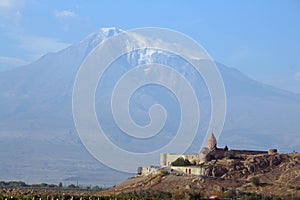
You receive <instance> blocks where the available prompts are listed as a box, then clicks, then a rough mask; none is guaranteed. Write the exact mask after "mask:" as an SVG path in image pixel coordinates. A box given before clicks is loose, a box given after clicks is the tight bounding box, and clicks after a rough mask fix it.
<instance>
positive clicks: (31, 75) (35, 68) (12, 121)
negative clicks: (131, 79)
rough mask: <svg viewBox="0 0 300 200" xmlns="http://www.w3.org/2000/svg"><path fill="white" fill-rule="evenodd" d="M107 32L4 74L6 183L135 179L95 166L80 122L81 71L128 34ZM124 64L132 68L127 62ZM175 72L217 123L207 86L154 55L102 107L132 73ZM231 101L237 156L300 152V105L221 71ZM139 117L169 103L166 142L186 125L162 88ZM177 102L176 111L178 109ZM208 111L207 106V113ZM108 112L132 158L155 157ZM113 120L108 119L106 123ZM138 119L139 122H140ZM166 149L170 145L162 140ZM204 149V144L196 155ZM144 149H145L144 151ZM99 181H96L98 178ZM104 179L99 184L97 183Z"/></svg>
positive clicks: (134, 59)
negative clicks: (156, 66)
mask: <svg viewBox="0 0 300 200" xmlns="http://www.w3.org/2000/svg"><path fill="white" fill-rule="evenodd" d="M121 32H122V30H120V29H116V28H102V29H100V30H99V31H98V32H95V33H92V34H90V35H89V36H87V37H86V38H85V39H83V40H82V41H80V42H79V43H77V44H74V45H71V46H70V47H68V48H66V49H64V50H62V51H59V52H57V53H51V54H46V55H45V56H43V57H41V58H40V59H38V60H37V61H35V62H33V63H31V64H29V65H27V66H23V67H19V68H15V69H13V70H11V71H5V72H1V73H0V110H1V112H0V152H1V153H0V159H1V161H2V163H3V164H2V165H1V166H0V174H1V175H0V179H21V180H25V181H30V182H55V183H57V182H58V180H59V181H66V182H67V181H69V182H72V181H76V180H79V182H82V183H95V184H107V185H113V184H114V183H115V182H117V181H119V180H121V179H124V178H125V177H126V176H128V174H124V173H119V172H116V171H113V170H110V169H109V168H107V167H105V166H104V165H102V164H100V163H99V162H98V161H96V160H95V159H93V158H92V156H91V155H89V153H88V152H87V151H86V150H85V148H84V147H83V145H82V144H81V142H80V140H79V137H78V135H77V134H76V130H75V127H74V122H73V118H72V90H73V84H74V81H75V78H76V74H77V71H78V69H79V67H80V65H81V63H82V62H83V61H84V59H85V58H86V57H87V55H89V53H90V52H91V51H92V50H93V49H94V48H95V47H96V46H97V45H98V44H101V43H102V42H103V41H104V40H106V39H107V38H109V37H111V36H114V35H116V34H118V33H121ZM124 60H125V61H126V62H124ZM153 62H154V63H161V64H167V63H168V64H170V63H171V64H172V65H173V64H174V65H176V66H177V69H178V70H179V71H180V72H181V73H182V74H183V75H184V76H185V77H187V78H188V79H189V80H190V81H191V82H194V84H193V86H194V87H195V89H196V90H199V91H201V94H200V95H199V96H198V97H199V99H200V100H201V105H202V108H204V109H202V110H201V113H202V114H203V116H204V121H203V124H204V127H205V123H206V121H205V118H209V116H210V115H209V111H210V109H209V106H210V100H209V95H208V92H207V90H206V89H205V84H204V83H203V81H202V80H201V78H200V80H199V81H197V79H199V76H197V75H195V73H194V71H193V70H189V67H188V65H186V64H184V63H183V61H182V60H180V59H177V58H175V57H174V56H172V55H169V54H167V53H164V52H161V51H153V50H152V49H147V50H143V51H135V52H132V53H130V54H128V55H126V56H125V57H124V59H123V60H122V58H121V59H120V60H119V61H117V62H116V63H115V64H113V66H112V68H111V69H110V71H108V73H110V75H107V76H106V78H105V77H104V79H103V81H102V83H103V86H102V87H101V86H99V88H98V89H97V99H96V107H97V108H100V107H104V106H105V104H103V103H102V101H101V100H103V99H104V100H105V99H106V98H108V96H109V95H107V94H108V91H109V90H110V89H111V88H112V87H113V85H114V82H113V80H117V79H118V77H120V76H122V74H124V72H125V71H126V70H128V69H130V67H132V66H136V65H141V64H148V63H153ZM217 66H218V68H219V70H220V73H221V75H222V78H223V80H224V84H225V89H226V94H227V117H226V122H225V127H224V131H223V133H222V135H221V137H220V138H219V141H220V145H225V144H226V145H228V146H229V148H230V147H232V148H247V149H249V148H252V149H266V148H278V149H279V151H281V152H286V151H292V150H296V151H299V150H300V149H299V143H300V139H299V137H298V136H299V133H300V125H299V117H300V97H299V95H297V94H293V93H291V92H287V91H283V90H279V89H276V88H274V87H271V86H268V85H265V84H262V83H259V82H257V81H255V80H252V79H251V78H249V77H247V76H245V75H244V74H242V73H241V72H239V71H238V70H236V69H233V68H228V67H226V66H224V65H222V64H220V63H217ZM132 101H133V103H132V104H131V109H132V113H133V114H137V116H138V117H135V120H137V123H140V124H145V123H147V121H148V120H149V119H148V116H147V115H146V113H147V109H148V108H149V106H150V105H151V104H153V103H162V104H163V105H165V106H166V109H167V110H168V111H169V112H170V113H171V114H170V119H169V121H167V124H166V125H167V126H168V127H167V128H166V132H168V133H169V134H167V135H166V138H165V140H166V141H167V140H168V139H169V137H172V133H173V131H174V130H176V128H178V125H173V124H176V123H174V122H178V120H179V118H178V116H177V115H178V112H179V110H178V108H176V105H177V102H176V100H174V96H172V94H171V93H165V92H164V90H162V88H158V87H153V88H151V87H149V88H145V89H144V90H141V91H139V92H137V93H136V94H135V95H134V98H133V100H132ZM170 102H171V103H170ZM201 105H200V106H201ZM108 111H109V110H104V113H102V114H101V113H99V119H100V121H103V122H105V123H104V124H106V129H107V130H110V131H111V132H112V135H111V136H110V137H111V139H112V140H113V141H114V142H115V143H116V144H118V145H120V146H121V147H124V148H127V147H128V146H130V147H132V149H130V150H132V151H147V149H149V148H153V145H150V146H147V143H141V142H140V141H135V140H130V139H128V138H125V137H123V136H122V137H119V136H117V131H116V130H117V129H116V128H114V125H115V124H114V122H113V121H112V120H113V118H112V117H111V116H109V115H107V113H105V112H108ZM106 116H108V117H106ZM133 118H134V117H133ZM162 142H164V141H163V140H162ZM200 143H202V141H201V138H200V137H199V138H196V140H195V142H194V143H193V145H192V147H191V148H190V151H194V150H197V149H198V148H199V146H197V145H198V144H199V145H201V144H200ZM139 148H141V149H139ZM95 177H96V178H95ZM97 177H98V178H97Z"/></svg>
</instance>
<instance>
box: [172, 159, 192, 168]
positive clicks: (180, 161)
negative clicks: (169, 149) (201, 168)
mask: <svg viewBox="0 0 300 200" xmlns="http://www.w3.org/2000/svg"><path fill="white" fill-rule="evenodd" d="M190 165H192V163H190V161H189V160H188V159H184V158H183V157H179V158H177V160H175V161H174V162H172V166H190Z"/></svg>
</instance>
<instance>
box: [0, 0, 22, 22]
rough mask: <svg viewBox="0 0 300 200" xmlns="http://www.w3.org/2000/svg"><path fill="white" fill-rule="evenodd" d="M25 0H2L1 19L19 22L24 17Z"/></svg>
mask: <svg viewBox="0 0 300 200" xmlns="http://www.w3.org/2000/svg"><path fill="white" fill-rule="evenodd" d="M24 5H25V0H0V17H5V18H8V19H12V20H17V19H19V18H20V17H21V16H22V10H23V7H24Z"/></svg>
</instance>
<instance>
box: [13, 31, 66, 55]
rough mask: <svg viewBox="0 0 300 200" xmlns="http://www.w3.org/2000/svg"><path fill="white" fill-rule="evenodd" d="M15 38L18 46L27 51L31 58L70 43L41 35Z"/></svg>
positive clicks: (60, 48) (57, 49)
mask: <svg viewBox="0 0 300 200" xmlns="http://www.w3.org/2000/svg"><path fill="white" fill-rule="evenodd" d="M17 39H18V40H19V45H18V46H19V48H22V49H24V50H26V51H27V52H29V53H30V54H31V55H32V56H31V57H32V59H36V58H38V57H40V56H42V55H44V54H46V53H49V52H57V51H59V50H62V49H64V48H66V47H68V46H69V45H70V44H68V43H65V42H62V41H60V40H58V39H55V38H48V37H41V36H19V37H17Z"/></svg>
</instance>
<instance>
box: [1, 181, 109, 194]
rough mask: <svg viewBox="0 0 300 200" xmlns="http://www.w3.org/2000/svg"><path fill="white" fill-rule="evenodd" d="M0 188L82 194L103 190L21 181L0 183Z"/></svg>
mask: <svg viewBox="0 0 300 200" xmlns="http://www.w3.org/2000/svg"><path fill="white" fill-rule="evenodd" d="M0 188H7V189H9V188H12V189H16V188H18V189H35V190H59V191H73V190H76V191H82V192H100V191H102V190H104V188H102V187H99V186H97V185H96V186H94V187H93V188H91V186H82V185H78V186H76V185H74V184H70V185H68V186H63V184H62V183H61V182H60V183H59V184H58V185H55V184H47V183H40V184H31V185H30V184H26V183H25V182H22V181H9V182H5V181H0Z"/></svg>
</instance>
